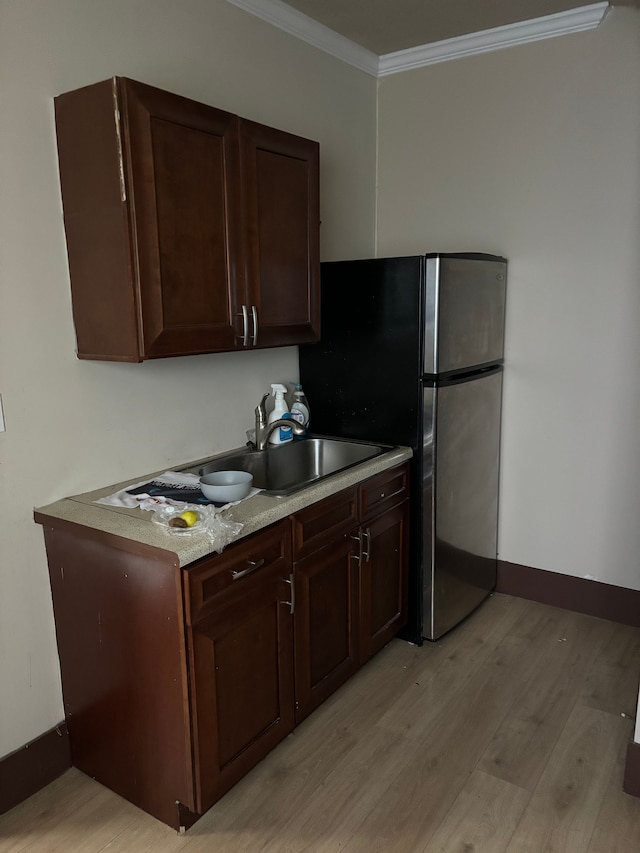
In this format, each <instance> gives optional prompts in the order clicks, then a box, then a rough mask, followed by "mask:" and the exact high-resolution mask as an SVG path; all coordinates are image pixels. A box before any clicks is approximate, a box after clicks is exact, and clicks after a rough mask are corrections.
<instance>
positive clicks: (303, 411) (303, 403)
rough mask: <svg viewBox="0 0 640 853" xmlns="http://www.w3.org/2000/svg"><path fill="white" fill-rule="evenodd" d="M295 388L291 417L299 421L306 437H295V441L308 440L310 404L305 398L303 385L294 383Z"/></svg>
mask: <svg viewBox="0 0 640 853" xmlns="http://www.w3.org/2000/svg"><path fill="white" fill-rule="evenodd" d="M291 385H292V386H293V402H292V403H291V417H292V418H293V419H294V420H296V421H298V423H299V424H301V425H302V426H303V427H304V431H305V434H304V435H300V436H298V435H294V437H293V439H294V441H295V440H296V439H300V438H306V435H307V433H308V432H309V417H310V412H309V403H308V401H307V398H306V397H305V394H304V391H303V390H302V385H301V384H300V383H299V382H292V383H291Z"/></svg>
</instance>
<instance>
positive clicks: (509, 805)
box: [0, 595, 640, 853]
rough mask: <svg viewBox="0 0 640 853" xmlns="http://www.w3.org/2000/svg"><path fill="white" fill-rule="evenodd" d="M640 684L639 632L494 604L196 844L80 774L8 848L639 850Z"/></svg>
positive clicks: (409, 657) (364, 681)
mask: <svg viewBox="0 0 640 853" xmlns="http://www.w3.org/2000/svg"><path fill="white" fill-rule="evenodd" d="M639 674H640V629H637V628H628V627H625V626H620V625H615V624H613V623H610V622H606V621H603V620H600V619H594V618H591V617H588V616H581V615H578V614H575V613H570V612H567V611H563V610H557V609H555V608H552V607H547V606H545V605H541V604H535V603H532V602H527V601H523V600H520V599H517V598H510V597H508V596H501V595H496V596H492V597H491V598H490V599H489V600H488V601H487V602H486V603H485V604H484V605H483V606H482V607H481V608H480V609H479V610H478V611H477V612H476V613H475V614H473V616H472V617H471V618H470V619H468V620H467V621H466V622H465V623H464V624H463V625H462V626H460V627H459V628H458V629H456V630H455V631H453V632H452V633H451V634H450V635H449V636H447V637H446V638H444V639H443V640H441V641H439V642H438V643H436V644H426V645H425V646H423V647H422V648H416V647H415V646H410V645H408V644H406V643H403V642H401V641H399V640H394V641H393V642H392V643H391V644H390V645H389V646H388V647H387V648H386V649H385V650H384V651H382V652H381V653H380V654H379V655H378V656H377V657H376V658H375V659H374V660H373V661H371V662H370V663H369V664H368V665H367V666H366V667H365V668H364V669H363V670H362V671H361V672H360V673H358V675H357V676H356V677H355V678H354V679H352V681H350V682H349V683H348V684H347V685H345V686H344V687H343V688H342V689H341V690H340V691H338V693H337V694H336V695H335V696H333V697H332V698H331V699H330V700H329V701H327V702H326V703H325V704H324V705H323V706H322V707H321V708H320V709H319V710H318V711H316V712H315V714H314V715H313V716H312V717H311V718H309V719H308V720H307V721H306V722H305V723H304V724H303V725H302V726H300V727H299V728H298V729H297V730H296V731H295V732H294V733H293V734H292V735H291V736H290V737H288V738H287V739H286V740H285V741H284V743H282V744H281V745H280V746H279V747H278V748H277V749H276V750H274V752H272V753H271V754H270V755H269V756H268V757H267V758H266V759H265V760H264V761H263V762H262V763H261V764H260V765H259V766H258V767H256V768H255V770H254V771H253V772H252V773H250V774H249V776H247V777H246V778H245V779H244V780H243V781H242V782H241V783H240V784H239V785H237V786H236V787H235V788H234V789H233V790H232V791H231V792H230V793H229V794H227V796H226V797H225V798H224V799H223V800H221V801H220V802H219V803H218V804H217V805H216V806H214V808H213V809H211V810H210V811H209V812H208V813H207V814H206V815H205V816H204V817H203V818H202V819H201V820H200V821H198V823H196V825H195V826H194V827H193V828H192V829H191V830H189V832H188V833H187V835H185V836H179V835H177V834H176V833H175V832H174V831H173V830H171V829H169V828H168V827H166V826H164V825H163V824H161V823H159V822H158V821H156V820H154V819H153V818H151V817H149V816H148V815H146V814H144V813H143V812H141V811H139V810H138V809H136V808H135V807H134V806H132V805H130V804H129V803H127V802H125V801H123V800H121V799H120V798H119V797H117V796H116V795H115V794H112V793H111V792H110V791H108V790H106V789H105V788H103V787H102V786H101V785H99V784H97V783H96V782H93V781H92V780H90V779H88V778H86V777H85V776H83V775H82V774H81V773H79V772H78V771H76V770H69V771H68V772H67V773H65V774H64V776H62V777H61V778H60V779H58V780H57V781H56V782H54V783H53V784H51V785H49V786H48V787H47V788H46V789H44V790H43V791H41V792H39V793H38V794H36V795H35V796H34V797H32V798H31V799H30V800H28V801H27V802H25V803H22V804H21V805H19V806H18V807H16V808H15V809H13V810H12V811H11V812H9V813H7V814H6V815H3V816H2V817H0V851H1V853H9V852H10V853H19V851H29V853H43V851H48V853H53V851H59V853H98V851H105V853H106V851H108V853H146V851H149V853H177V851H180V853H181V851H184V853H205V851H206V853H247V851H251V853H254V851H269V853H287V851H291V853H298V851H328V852H330V853H334V851H344V853H376V851H385V853H393V852H394V851H397V853H436V852H437V851H438V853H472V851H473V853H478V851H482V853H544V851H549V853H551V851H553V853H639V851H640V799H636V798H634V797H630V796H628V795H627V794H624V793H623V791H622V774H623V767H624V758H625V751H626V746H627V743H628V741H629V739H630V737H631V735H632V720H631V719H630V717H632V716H633V715H634V713H635V704H636V699H637V695H638V677H639ZM623 715H628V716H623Z"/></svg>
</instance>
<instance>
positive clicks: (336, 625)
mask: <svg viewBox="0 0 640 853" xmlns="http://www.w3.org/2000/svg"><path fill="white" fill-rule="evenodd" d="M357 553H358V548H357V546H356V543H355V542H354V541H353V539H351V538H349V537H347V536H343V537H341V539H340V540H339V541H338V542H335V543H333V544H331V545H328V546H327V547H325V548H322V549H320V550H319V551H318V553H316V554H312V555H311V556H309V557H307V558H306V559H304V560H301V561H300V562H299V563H296V564H295V565H294V577H295V585H296V587H295V589H296V611H295V648H296V722H298V723H299V722H301V721H302V720H303V719H304V718H305V717H306V716H308V715H309V714H310V713H311V711H313V709H314V708H317V707H318V705H320V703H321V702H324V700H325V699H326V698H327V696H329V695H330V694H331V693H333V691H334V690H336V689H337V688H338V687H340V685H341V684H344V682H345V681H346V680H347V679H348V678H349V677H350V676H351V675H353V673H354V672H355V671H356V669H357V668H358V666H359V652H358V636H357V633H356V632H355V631H354V626H355V625H357V624H358V607H359V598H360V596H359V592H358V566H357V563H356V556H357Z"/></svg>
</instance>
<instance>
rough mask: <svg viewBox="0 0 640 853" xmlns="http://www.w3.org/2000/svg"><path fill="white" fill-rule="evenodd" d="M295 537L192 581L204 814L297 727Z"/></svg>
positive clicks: (253, 541)
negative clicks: (291, 541) (291, 542)
mask: <svg viewBox="0 0 640 853" xmlns="http://www.w3.org/2000/svg"><path fill="white" fill-rule="evenodd" d="M288 533H289V530H288V524H287V522H281V523H280V524H277V525H275V526H274V527H271V528H269V529H268V530H266V531H265V532H262V533H258V534H256V535H255V536H253V537H251V538H250V539H248V540H246V541H243V542H241V543H239V544H238V545H237V546H235V547H234V548H232V549H230V550H229V551H228V552H225V553H223V554H222V555H221V556H220V557H214V558H212V559H210V560H207V561H205V563H204V565H202V564H201V565H200V566H199V567H198V569H196V570H195V571H194V572H193V576H192V577H190V578H189V589H190V593H191V595H190V597H189V603H190V605H191V609H192V610H193V609H194V608H193V604H194V599H195V601H196V602H197V603H198V604H197V605H196V609H195V612H196V620H195V622H194V624H193V625H191V626H190V627H189V629H188V633H187V639H188V641H189V642H188V645H189V655H190V666H189V674H190V687H191V696H192V719H193V734H194V743H195V759H196V760H195V784H196V807H197V808H196V810H197V811H198V812H200V813H202V812H204V811H206V810H207V809H208V808H209V807H210V806H211V805H213V803H215V802H216V800H218V799H219V798H220V797H221V796H222V794H224V793H225V791H227V790H228V789H229V788H230V787H231V786H232V785H234V784H235V783H236V782H237V781H238V780H239V779H241V778H242V777H243V776H244V775H245V774H246V773H247V771H248V770H250V769H251V768H252V767H253V766H254V765H255V764H257V763H258V761H260V759H261V758H263V757H264V756H265V755H266V754H267V753H268V752H269V751H270V750H271V749H273V747H274V746H275V745H276V744H277V743H279V742H280V741H281V740H282V739H283V738H284V737H286V735H287V734H289V732H290V731H291V730H292V729H293V726H294V705H293V701H294V700H293V697H294V687H293V623H292V618H291V617H292V613H293V587H292V578H291V575H290V572H291V568H290V566H291V560H290V547H289V535H288ZM207 590H209V591H210V592H212V593H213V594H212V595H211V597H210V598H207V597H206V591H207ZM203 592H204V595H203ZM198 605H199V607H198Z"/></svg>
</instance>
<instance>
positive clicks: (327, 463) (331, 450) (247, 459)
mask: <svg viewBox="0 0 640 853" xmlns="http://www.w3.org/2000/svg"><path fill="white" fill-rule="evenodd" d="M389 449H390V448H389V447H388V446H387V445H382V444H370V443H368V442H361V441H350V440H347V439H337V438H321V437H316V436H313V437H310V438H307V439H305V440H304V441H292V442H290V443H289V444H283V445H281V446H279V447H270V448H268V449H267V450H260V451H259V450H250V449H249V448H247V449H246V450H241V451H238V452H235V453H231V454H228V455H225V456H219V457H217V458H216V459H211V460H209V461H206V462H202V463H200V464H199V465H195V466H192V467H191V468H185V469H183V470H184V471H187V472H189V473H193V474H198V475H199V476H200V477H202V476H204V474H209V473H211V472H212V471H249V473H251V474H253V485H254V486H255V487H256V488H257V489H263V490H264V491H265V493H266V494H268V495H273V496H276V497H284V496H285V495H290V494H292V493H293V492H297V491H298V490H299V489H303V488H305V486H308V485H310V484H311V483H316V482H317V481H318V480H322V479H324V478H325V477H328V476H330V475H331V474H337V473H338V472H339V471H345V470H346V469H347V468H351V467H352V466H353V465H357V464H358V463H359V462H366V461H367V460H368V459H373V458H374V457H376V456H380V454H382V453H386V451H387V450H389Z"/></svg>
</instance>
